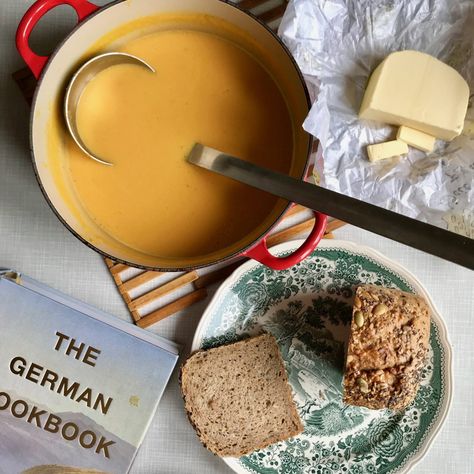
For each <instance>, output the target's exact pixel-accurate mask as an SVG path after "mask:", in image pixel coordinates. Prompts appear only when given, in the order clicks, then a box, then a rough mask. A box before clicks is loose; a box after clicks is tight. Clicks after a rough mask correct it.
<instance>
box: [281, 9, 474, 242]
mask: <svg viewBox="0 0 474 474" xmlns="http://www.w3.org/2000/svg"><path fill="white" fill-rule="evenodd" d="M279 34H280V36H281V37H282V39H283V41H284V42H285V44H286V45H287V46H288V47H289V49H290V51H291V52H292V53H293V55H294V57H295V59H296V61H297V62H298V64H299V66H300V68H301V70H302V71H303V73H304V75H305V78H306V80H307V82H308V83H309V84H310V85H311V86H313V89H315V90H316V96H317V100H315V102H314V104H313V107H312V109H311V111H310V114H309V115H308V117H307V119H306V121H305V122H304V125H303V127H304V129H305V130H306V131H307V132H309V133H311V134H312V135H314V136H315V137H316V138H318V139H319V141H320V147H319V157H321V156H323V157H324V159H323V160H317V165H319V169H318V171H319V173H320V175H321V184H322V185H323V186H325V187H327V188H329V189H332V190H334V191H338V192H340V193H343V194H346V195H350V196H353V197H355V198H358V199H362V200H364V201H367V202H371V203H373V204H376V205H379V206H382V207H385V208H387V209H391V210H393V211H396V212H399V213H401V214H404V215H406V216H409V217H413V218H416V219H419V220H423V221H425V222H429V223H431V224H434V225H437V226H440V227H444V228H448V229H450V230H452V231H455V232H458V233H461V234H464V235H468V236H470V237H471V238H474V137H468V136H464V135H461V136H459V137H458V138H456V139H454V140H453V141H452V142H450V143H446V142H443V141H441V140H438V141H437V143H436V148H435V150H434V152H433V153H430V154H428V155H427V154H426V153H423V152H420V151H417V150H415V149H413V148H410V152H409V154H408V156H407V157H400V158H393V159H387V160H382V161H380V162H377V163H370V162H369V161H368V159H367V154H366V146H367V145H368V144H372V143H380V142H383V141H386V140H390V139H394V138H396V127H392V126H387V125H383V124H378V123H376V122H369V121H360V120H359V119H358V116H357V114H358V110H359V107H360V104H361V102H362V97H363V95H364V91H365V87H366V84H367V81H368V78H369V76H370V74H371V72H372V71H373V70H374V68H375V67H376V66H377V65H378V64H379V63H380V62H381V61H382V60H383V59H384V58H385V57H386V56H387V55H388V54H389V53H391V52H393V51H398V50H405V49H413V50H418V51H423V52H425V53H428V54H431V55H433V56H435V57H437V58H438V59H440V60H442V61H444V62H445V63H447V64H449V65H450V66H452V67H454V68H455V69H456V70H457V71H458V72H459V73H461V75H462V76H463V77H464V78H465V79H466V81H467V82H468V84H469V87H470V90H471V101H470V104H469V110H468V117H471V118H473V119H474V109H473V98H474V0H291V1H290V3H289V5H288V8H287V11H286V13H285V15H284V17H283V20H282V23H281V25H280V29H279ZM406 73H407V74H410V71H406ZM439 93H440V96H441V95H442V93H443V91H439ZM316 96H315V97H316Z"/></svg>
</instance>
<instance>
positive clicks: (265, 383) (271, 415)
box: [181, 334, 303, 457]
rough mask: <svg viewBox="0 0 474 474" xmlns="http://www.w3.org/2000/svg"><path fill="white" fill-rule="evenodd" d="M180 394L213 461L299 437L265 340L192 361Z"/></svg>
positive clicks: (274, 353)
mask: <svg viewBox="0 0 474 474" xmlns="http://www.w3.org/2000/svg"><path fill="white" fill-rule="evenodd" d="M181 390H182V394H183V398H184V405H185V408H186V411H187V413H188V417H189V420H190V421H191V424H192V425H193V426H194V428H195V430H196V432H197V434H198V436H199V438H200V439H201V442H202V443H203V444H204V446H206V447H207V448H208V449H209V450H210V451H212V452H213V453H215V454H217V455H219V456H234V457H239V456H243V455H244V454H248V453H250V452H252V451H255V450H256V449H262V448H264V447H266V446H268V445H270V444H273V443H276V442H278V441H282V440H285V439H287V438H290V437H291V436H295V435H297V434H299V433H301V432H302V431H303V426H302V424H301V421H300V418H299V416H298V413H297V411H296V407H295V404H294V401H293V398H292V394H291V388H290V386H289V384H288V381H287V376H286V372H285V367H284V365H283V361H282V359H281V356H280V351H279V349H278V345H277V343H276V340H275V338H274V337H273V336H271V335H269V334H264V335H262V336H258V337H254V338H250V339H246V340H244V341H240V342H237V343H235V344H230V345H227V346H222V347H217V348H215V349H210V350H208V351H200V352H197V353H196V354H194V355H192V356H191V357H190V358H189V359H188V360H187V361H186V362H185V364H184V365H183V367H182V369H181Z"/></svg>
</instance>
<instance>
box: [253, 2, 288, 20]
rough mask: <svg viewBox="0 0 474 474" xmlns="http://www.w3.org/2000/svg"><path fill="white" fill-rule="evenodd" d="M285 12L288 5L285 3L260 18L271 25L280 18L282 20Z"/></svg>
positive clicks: (259, 16)
mask: <svg viewBox="0 0 474 474" xmlns="http://www.w3.org/2000/svg"><path fill="white" fill-rule="evenodd" d="M285 10H286V3H283V4H281V5H278V6H277V7H275V8H272V9H271V10H268V11H267V12H265V13H262V14H261V15H258V18H259V19H260V20H261V21H263V22H264V23H269V22H271V21H273V20H277V19H278V18H281V17H282V16H283V13H285Z"/></svg>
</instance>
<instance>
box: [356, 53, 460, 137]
mask: <svg viewBox="0 0 474 474" xmlns="http://www.w3.org/2000/svg"><path fill="white" fill-rule="evenodd" d="M468 100H469V87H468V85H467V82H466V81H465V80H464V79H463V78H462V76H461V75H460V74H459V73H458V72H457V71H456V70H455V69H453V68H452V67H450V66H448V65H447V64H444V63H443V62H441V61H439V60H438V59H436V58H434V57H432V56H430V55H429V54H425V53H420V52H419V51H398V52H396V53H392V54H390V55H388V56H387V57H386V58H385V59H384V60H383V61H382V62H381V63H380V64H379V65H378V66H377V68H376V69H375V70H374V72H373V73H372V75H371V77H370V79H369V83H368V86H367V89H366V91H365V95H364V99H363V101H362V105H361V108H360V111H359V116H360V117H361V118H363V119H367V120H376V121H378V122H384V123H387V124H391V125H406V126H408V127H411V128H414V129H415V130H420V131H422V132H425V133H428V134H429V135H432V136H434V137H436V138H441V139H443V140H452V139H453V138H455V137H457V136H458V135H459V134H460V133H461V132H462V129H463V126H464V118H465V116H466V111H467V105H468Z"/></svg>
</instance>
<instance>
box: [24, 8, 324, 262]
mask: <svg viewBox="0 0 474 474" xmlns="http://www.w3.org/2000/svg"><path fill="white" fill-rule="evenodd" d="M59 5H69V6H71V7H73V8H74V10H75V11H76V13H77V17H78V25H77V26H76V28H75V29H74V30H73V31H72V32H71V33H70V35H69V36H68V37H67V38H66V39H65V40H64V41H63V42H62V43H61V44H60V45H59V47H58V48H57V49H56V51H55V52H54V53H53V54H52V55H51V56H50V57H48V56H39V55H37V54H35V53H34V52H33V51H32V50H31V48H30V47H29V37H30V35H31V32H32V30H33V29H34V27H35V25H36V24H37V23H38V21H39V20H40V19H41V18H42V17H43V16H44V15H45V14H46V13H47V12H48V11H50V10H51V9H53V8H55V7H57V6H59ZM176 11H179V12H180V13H193V14H206V15H213V16H216V17H219V18H222V19H224V20H226V21H227V22H230V23H231V24H233V25H235V26H236V27H238V28H239V29H241V30H243V31H244V32H246V33H247V34H248V35H249V36H251V37H252V38H253V39H255V40H256V41H257V42H258V44H259V45H260V46H262V47H264V48H265V49H266V50H267V51H268V52H269V54H268V56H269V57H270V58H271V61H272V64H266V66H267V67H269V68H270V70H271V71H272V73H273V75H274V77H275V79H276V80H277V82H278V85H279V86H280V88H281V89H282V91H283V93H284V94H285V96H286V98H287V101H288V103H289V107H290V111H291V113H292V116H293V120H294V123H296V124H298V125H299V124H302V122H303V120H304V118H305V116H306V115H307V113H308V110H309V107H310V105H311V103H310V99H309V95H308V91H307V89H306V85H305V82H304V79H303V77H302V74H301V72H300V70H299V69H298V66H297V65H296V63H295V61H294V60H293V58H292V56H291V54H290V52H289V51H288V50H287V48H286V47H285V46H284V44H283V43H282V42H281V40H280V39H279V38H278V37H277V36H276V35H275V34H274V33H273V31H271V30H270V29H269V28H268V27H267V26H266V25H264V24H263V23H262V22H260V21H259V20H258V19H257V18H256V17H254V16H252V15H251V14H249V13H248V12H245V11H243V10H241V9H239V8H238V6H236V5H234V4H231V3H227V2H225V1H221V0H177V1H173V2H170V1H166V0H132V1H130V0H123V1H118V2H114V3H112V4H109V5H107V6H106V7H102V8H100V7H98V6H96V5H94V4H93V3H90V2H88V1H87V0H38V1H36V2H35V3H34V4H33V6H32V7H31V8H30V9H29V10H28V11H27V12H26V14H25V16H24V17H23V19H22V20H21V22H20V25H19V27H18V31H17V36H16V44H17V48H18V51H19V52H20V54H21V56H22V58H23V59H24V61H25V62H26V64H27V65H28V67H29V68H30V69H31V71H32V73H33V74H34V75H35V77H36V78H37V79H38V87H37V89H36V93H35V97H34V100H33V108H32V114H31V129H30V130H31V137H30V138H31V150H32V159H33V166H34V169H35V173H36V176H37V179H38V182H39V185H40V187H41V190H42V192H43V194H44V196H45V198H46V200H47V201H48V203H49V205H50V206H51V208H52V210H53V211H54V212H55V214H56V215H57V217H58V218H59V219H60V220H61V222H62V223H63V224H64V225H65V226H66V227H67V228H68V229H69V230H70V231H71V232H72V233H73V234H74V235H75V236H76V237H77V238H79V239H80V240H81V241H82V242H83V243H85V244H86V245H88V246H89V247H91V248H93V249H94V250H96V251H97V252H99V253H101V254H102V255H104V256H107V257H109V258H111V259H113V260H115V261H118V262H122V263H125V264H127V265H130V266H134V267H139V268H144V269H148V270H157V271H182V270H190V269H194V268H201V267H205V266H209V265H213V264H216V263H219V262H223V261H226V260H230V259H233V258H235V257H238V256H245V257H249V258H252V259H254V260H257V261H259V262H261V263H262V264H264V265H266V266H268V267H270V268H272V269H275V270H282V269H286V268H289V267H291V266H293V265H295V264H297V263H298V262H300V261H302V260H303V259H304V258H305V257H307V256H308V255H309V254H310V253H311V252H312V251H313V250H314V249H315V247H316V246H317V244H318V242H319V241H320V240H321V238H322V236H323V235H324V230H325V227H326V216H325V215H323V214H320V213H317V212H315V213H314V214H315V224H314V227H313V229H312V231H311V232H310V234H309V236H308V237H307V239H306V240H305V241H304V243H303V244H302V245H301V247H300V248H299V249H297V250H296V251H295V252H294V253H292V254H290V255H287V256H284V257H275V256H273V255H272V254H271V253H270V252H269V251H268V248H267V245H266V236H267V235H268V233H269V232H270V231H271V229H272V228H273V227H274V226H275V225H277V224H278V222H279V221H280V219H281V217H282V216H283V215H284V213H285V212H286V211H287V210H288V209H289V207H291V205H292V204H291V203H287V202H284V201H282V200H281V201H279V204H277V206H276V208H275V211H274V212H273V213H272V214H271V215H269V216H268V219H266V220H265V222H262V225H261V226H260V227H259V228H258V229H255V232H252V233H250V234H249V235H248V236H247V238H245V239H243V240H242V239H241V240H240V241H239V242H236V243H235V245H233V246H230V247H228V248H226V249H223V250H218V251H216V252H215V253H212V254H209V255H201V256H195V257H192V258H163V257H160V256H154V255H145V254H143V253H140V252H139V251H137V250H135V249H132V248H128V247H126V246H125V245H124V244H123V243H120V242H117V241H115V240H114V239H113V238H112V237H111V236H109V235H107V234H105V233H104V232H103V231H102V230H101V229H100V228H99V227H98V226H96V225H94V224H93V223H92V220H91V219H90V218H88V217H87V216H82V217H78V215H77V212H75V211H74V209H73V208H74V207H75V206H76V207H80V206H77V203H74V200H75V199H77V197H74V196H73V195H72V194H71V196H70V197H69V198H65V193H66V194H67V192H72V191H70V190H69V187H68V186H67V184H66V178H64V179H65V181H63V182H61V177H59V178H58V176H57V175H54V173H53V171H52V167H51V166H48V157H49V155H50V152H49V148H48V147H49V146H50V144H49V143H48V120H49V118H48V115H50V110H51V104H52V103H54V101H57V100H58V97H61V96H62V94H63V92H64V84H65V83H66V81H67V79H68V77H70V75H71V73H72V72H73V71H74V70H75V69H76V68H77V66H78V64H79V63H80V61H81V60H83V58H84V55H85V54H86V52H87V51H89V50H90V48H91V47H92V46H93V45H94V44H96V43H97V42H98V41H99V40H100V39H101V38H103V37H104V35H106V34H107V33H110V32H113V31H116V30H117V29H119V28H121V27H123V26H124V25H127V24H130V22H132V21H135V20H140V19H143V18H150V17H153V16H157V15H160V14H163V13H173V12H176ZM295 137H296V138H295V149H294V153H293V155H294V156H293V157H292V165H291V166H292V168H291V175H293V176H295V177H298V178H300V179H304V178H305V176H306V174H307V171H308V165H309V157H310V153H311V149H312V138H311V137H310V136H309V135H308V134H306V133H305V132H304V131H303V130H302V128H301V127H300V126H298V127H296V130H295ZM68 190H69V191H68ZM223 225H225V223H223ZM190 238H192V236H191V235H190ZM210 238H212V237H210Z"/></svg>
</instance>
